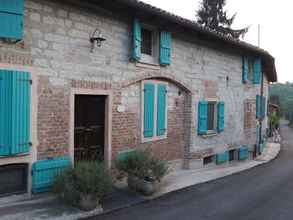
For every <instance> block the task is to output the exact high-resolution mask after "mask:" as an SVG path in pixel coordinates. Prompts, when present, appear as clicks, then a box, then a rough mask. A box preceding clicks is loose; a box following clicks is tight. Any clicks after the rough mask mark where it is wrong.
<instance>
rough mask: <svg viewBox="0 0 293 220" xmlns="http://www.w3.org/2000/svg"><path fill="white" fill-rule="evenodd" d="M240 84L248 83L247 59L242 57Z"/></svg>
mask: <svg viewBox="0 0 293 220" xmlns="http://www.w3.org/2000/svg"><path fill="white" fill-rule="evenodd" d="M242 68H243V69H242V82H243V83H247V82H248V71H249V70H248V58H247V57H243V58H242Z"/></svg>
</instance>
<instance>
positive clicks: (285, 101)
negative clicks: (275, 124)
mask: <svg viewBox="0 0 293 220" xmlns="http://www.w3.org/2000/svg"><path fill="white" fill-rule="evenodd" d="M269 90H270V102H272V103H274V104H279V105H280V109H281V114H282V116H284V117H286V118H287V119H289V120H290V122H291V123H292V122H293V83H285V84H282V83H277V84H272V85H270V88H269ZM278 102H279V103H278Z"/></svg>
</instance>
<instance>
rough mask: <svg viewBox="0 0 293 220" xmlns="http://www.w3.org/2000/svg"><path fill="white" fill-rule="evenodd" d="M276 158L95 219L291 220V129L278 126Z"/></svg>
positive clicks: (292, 152) (292, 131)
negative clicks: (279, 147)
mask: <svg viewBox="0 0 293 220" xmlns="http://www.w3.org/2000/svg"><path fill="white" fill-rule="evenodd" d="M281 130H282V136H283V138H284V139H283V144H282V150H281V152H280V154H279V156H278V157H277V158H276V159H275V160H273V161H271V162H270V163H268V164H265V165H262V166H259V167H256V168H253V169H251V170H247V171H244V172H242V173H239V174H236V175H232V176H228V177H225V178H222V179H218V180H216V181H212V182H209V183H205V184H201V185H196V186H192V187H189V188H187V189H184V190H181V191H179V192H174V193H171V194H168V195H166V196H163V197H161V198H158V199H156V200H153V201H150V202H147V203H143V204H140V205H136V206H133V207H130V208H126V209H122V210H120V211H116V212H112V213H109V214H105V215H101V216H98V217H96V218H93V219H96V220H100V219H102V220H109V219H111V220H114V219H115V220H116V219H117V220H118V219H119V220H132V219H134V220H153V219H162V220H185V219H186V220H187V219H188V220H189V219H192V220H202V219H204V220H210V219H212V220H252V219H253V220H283V219H284V220H285V219H288V220H291V219H292V220H293V130H291V129H290V128H288V127H287V126H286V125H283V126H281Z"/></svg>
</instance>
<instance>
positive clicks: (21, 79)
mask: <svg viewBox="0 0 293 220" xmlns="http://www.w3.org/2000/svg"><path fill="white" fill-rule="evenodd" d="M12 87H13V89H12V121H11V123H12V125H11V126H12V145H11V147H12V148H11V153H12V154H21V153H26V152H29V149H30V145H31V140H30V109H31V100H30V98H31V75H30V73H28V72H20V71H15V72H13V81H12Z"/></svg>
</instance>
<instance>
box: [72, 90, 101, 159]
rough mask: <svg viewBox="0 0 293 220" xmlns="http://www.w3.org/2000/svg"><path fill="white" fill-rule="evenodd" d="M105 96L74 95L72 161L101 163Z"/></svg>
mask: <svg viewBox="0 0 293 220" xmlns="http://www.w3.org/2000/svg"><path fill="white" fill-rule="evenodd" d="M105 101H106V96H100V95H76V96H75V116H74V117H75V119H74V122H75V123H74V161H75V162H77V161H82V160H87V161H93V160H98V161H103V160H104V143H105Z"/></svg>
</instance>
